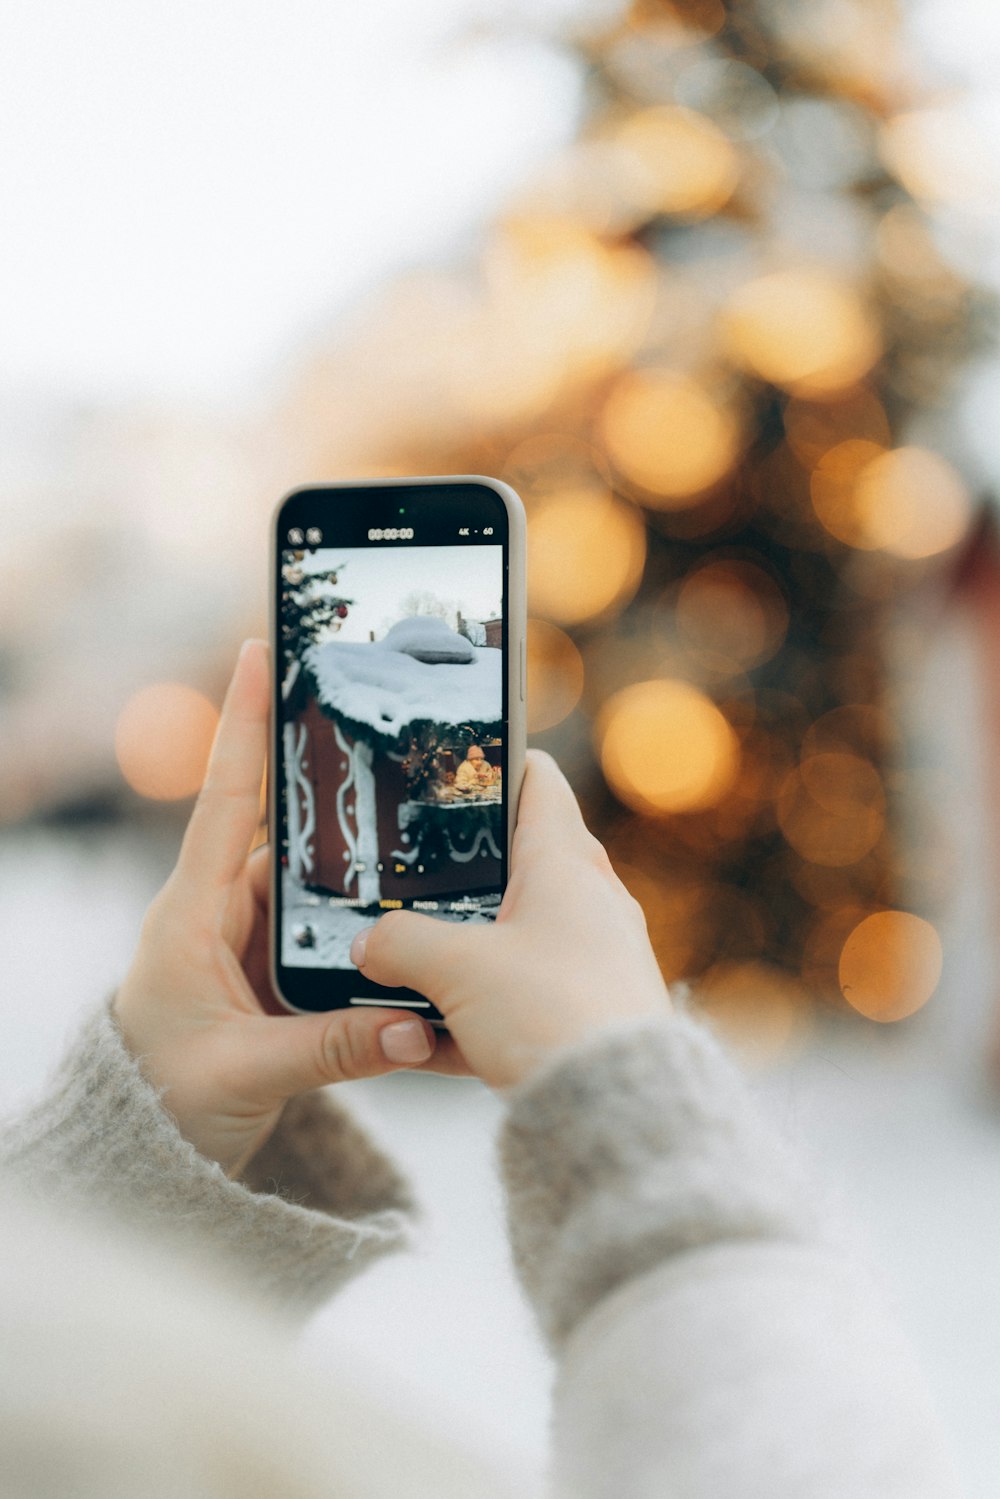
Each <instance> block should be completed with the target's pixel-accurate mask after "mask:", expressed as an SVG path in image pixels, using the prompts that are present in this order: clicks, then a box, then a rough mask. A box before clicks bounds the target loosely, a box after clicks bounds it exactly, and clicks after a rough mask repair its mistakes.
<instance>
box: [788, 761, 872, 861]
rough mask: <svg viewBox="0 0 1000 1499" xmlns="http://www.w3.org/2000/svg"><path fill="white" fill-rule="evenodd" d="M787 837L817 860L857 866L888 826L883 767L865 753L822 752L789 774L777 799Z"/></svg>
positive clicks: (804, 856) (810, 857) (797, 849)
mask: <svg viewBox="0 0 1000 1499" xmlns="http://www.w3.org/2000/svg"><path fill="white" fill-rule="evenodd" d="M777 813H778V825H779V826H780V828H781V831H782V832H783V833H784V835H785V838H786V839H787V841H788V842H789V843H790V844H791V846H792V848H794V849H795V851H796V853H798V854H801V856H802V858H803V859H809V860H811V861H812V862H813V863H814V864H826V865H830V866H831V867H833V868H840V867H841V866H844V865H847V864H854V863H855V862H856V861H857V860H858V859H861V858H863V857H864V855H865V854H867V853H868V852H869V851H870V850H871V849H873V848H874V847H875V845H876V843H878V841H879V839H880V838H881V836H882V833H883V831H884V829H885V792H884V791H883V789H882V782H881V779H880V777H879V774H878V771H877V770H876V769H875V767H874V765H872V764H871V762H870V761H868V760H864V759H862V758H861V757H860V756H859V755H846V754H820V755H811V756H809V757H808V758H807V759H805V760H803V762H802V764H801V765H800V766H799V768H798V769H797V770H793V771H792V772H791V774H790V775H788V776H787V777H786V778H785V781H784V782H783V784H782V787H781V790H780V791H779V793H778V800H777Z"/></svg>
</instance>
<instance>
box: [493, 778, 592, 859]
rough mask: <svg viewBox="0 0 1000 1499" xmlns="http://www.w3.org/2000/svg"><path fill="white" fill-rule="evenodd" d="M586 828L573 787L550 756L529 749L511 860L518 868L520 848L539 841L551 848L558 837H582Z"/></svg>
mask: <svg viewBox="0 0 1000 1499" xmlns="http://www.w3.org/2000/svg"><path fill="white" fill-rule="evenodd" d="M586 833H587V827H586V824H585V822H584V820H583V814H582V812H581V811H580V804H579V802H578V801H577V799H576V795H575V793H574V791H573V788H572V786H571V785H570V784H569V782H568V781H567V779H566V777H565V776H564V775H563V773H562V771H561V770H560V769H559V766H558V765H557V764H556V762H555V760H553V758H552V756H551V755H547V754H546V753H545V752H544V750H535V749H532V750H529V751H528V754H527V759H526V762H525V770H524V783H523V785H522V787H521V800H520V803H519V805H518V811H517V827H516V828H515V830H514V843H513V847H512V850H511V862H512V864H513V867H514V868H515V869H516V868H517V863H518V852H519V848H520V849H521V851H522V852H523V848H524V846H525V845H531V844H536V843H538V842H539V841H541V842H542V843H543V844H544V845H545V846H546V847H551V846H552V845H553V843H555V842H557V841H558V840H559V839H560V838H581V837H582V836H583V835H584V834H586Z"/></svg>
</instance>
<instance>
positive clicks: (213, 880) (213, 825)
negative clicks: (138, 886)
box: [177, 640, 269, 900]
mask: <svg viewBox="0 0 1000 1499" xmlns="http://www.w3.org/2000/svg"><path fill="white" fill-rule="evenodd" d="M268 701H269V683H268V651H267V646H266V645H265V644H264V642H263V641H262V640H248V641H246V642H244V645H243V649H242V650H241V651H240V655H239V660H238V661H237V663H236V669H235V671H234V672H233V678H232V681H231V682H230V684H229V690H228V692H227V693H226V700H225V702H224V703H223V705H222V713H221V715H220V717H219V727H218V729H217V730H216V735H215V743H214V744H213V746H212V754H211V756H210V758H209V762H208V771H207V773H206V775H205V784H204V785H203V786H202V788H201V792H200V794H199V796H198V800H197V801H196V803H195V806H194V811H193V812H192V814H191V821H190V822H189V823H188V827H187V832H186V833H185V835H184V842H183V844H182V845H181V852H180V858H179V859H178V862H177V868H178V872H179V874H180V876H181V880H182V883H183V885H184V887H185V889H186V891H187V893H189V894H191V895H193V896H195V897H196V898H198V899H200V900H206V899H212V898H214V897H218V896H219V895H220V894H224V893H225V892H226V890H227V888H228V886H229V885H231V884H232V882H233V880H234V879H235V878H236V876H237V875H238V874H239V873H240V871H241V869H242V868H243V865H244V863H245V862H246V857H247V850H248V849H249V847H250V844H251V842H252V841H253V836H254V833H255V832H256V830H257V820H258V812H259V807H260V783H261V777H262V776H263V774H264V758H265V754H266V750H267V712H268Z"/></svg>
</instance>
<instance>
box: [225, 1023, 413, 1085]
mask: <svg viewBox="0 0 1000 1499" xmlns="http://www.w3.org/2000/svg"><path fill="white" fill-rule="evenodd" d="M241 1029H243V1028H242V1027H241ZM436 1040H437V1036H436V1034H435V1031H434V1029H433V1027H432V1026H430V1025H428V1023H427V1022H426V1021H425V1020H421V1019H420V1018H419V1017H418V1016H416V1015H410V1014H404V1013H403V1012H401V1011H400V1010H393V1009H389V1008H386V1009H384V1010H382V1009H366V1010H334V1011H332V1012H330V1013H327V1014H323V1015H294V1016H293V1015H281V1016H271V1015H262V1016H261V1017H260V1018H259V1020H257V1021H256V1022H255V1023H254V1025H253V1026H252V1027H251V1026H248V1027H246V1029H245V1031H244V1035H243V1057H242V1058H241V1063H242V1070H243V1071H244V1072H245V1073H246V1074H247V1075H248V1077H249V1078H250V1079H252V1086H253V1090H254V1092H255V1093H257V1094H260V1093H267V1094H270V1095H273V1096H274V1097H275V1098H278V1099H281V1100H282V1101H284V1100H285V1099H286V1098H293V1097H294V1096H295V1095H296V1094H297V1093H306V1092H308V1091H309V1089H311V1088H322V1087H324V1086H325V1085H326V1084H327V1083H342V1082H350V1081H351V1080H352V1079H355V1078H361V1077H379V1076H380V1075H381V1074H382V1073H384V1072H396V1071H398V1070H399V1069H400V1068H403V1067H418V1066H420V1065H421V1063H423V1062H426V1061H427V1059H428V1058H429V1057H430V1056H432V1055H433V1052H434V1047H435V1043H436Z"/></svg>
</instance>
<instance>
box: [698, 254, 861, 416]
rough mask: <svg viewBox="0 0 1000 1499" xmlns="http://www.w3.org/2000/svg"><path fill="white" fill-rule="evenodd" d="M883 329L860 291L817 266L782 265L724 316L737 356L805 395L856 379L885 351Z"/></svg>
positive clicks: (736, 299) (732, 351)
mask: <svg viewBox="0 0 1000 1499" xmlns="http://www.w3.org/2000/svg"><path fill="white" fill-rule="evenodd" d="M876 330H877V323H876V319H875V318H874V317H873V316H872V315H871V314H870V313H869V311H868V310H867V309H866V308H865V306H864V304H863V303H862V301H861V299H860V298H859V296H858V294H857V293H856V292H855V291H854V290H853V289H852V288H851V287H849V286H846V285H844V284H843V283H842V282H840V281H838V280H836V279H835V278H834V277H832V276H830V275H828V274H827V273H826V272H825V271H818V270H805V269H802V270H788V271H775V272H773V273H772V274H771V275H769V276H761V277H760V278H759V279H758V280H756V281H750V282H748V283H747V285H745V286H743V287H741V288H740V290H739V291H738V292H737V293H736V295H735V296H734V297H732V298H731V299H730V302H729V305H728V307H727V309H726V313H725V317H724V333H725V340H726V346H727V348H728V351H729V353H730V355H731V357H732V358H733V359H734V360H735V361H736V363H738V364H740V365H743V366H744V367H745V368H747V369H749V370H751V371H752V372H753V373H754V374H756V375H758V376H760V378H761V379H762V380H768V381H770V382H771V384H772V385H778V386H780V387H782V388H783V389H785V390H789V391H792V392H793V393H794V394H797V395H802V396H822V395H825V394H828V393H830V392H834V391H838V390H844V389H846V388H847V387H848V386H851V385H854V384H855V383H856V382H857V381H858V380H859V379H860V378H861V376H862V375H864V374H865V373H866V372H867V371H868V370H869V369H871V367H872V365H873V364H874V363H875V361H876V360H877V359H878V357H879V355H880V354H881V352H882V350H881V344H880V341H879V337H878V333H877V331H876Z"/></svg>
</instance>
